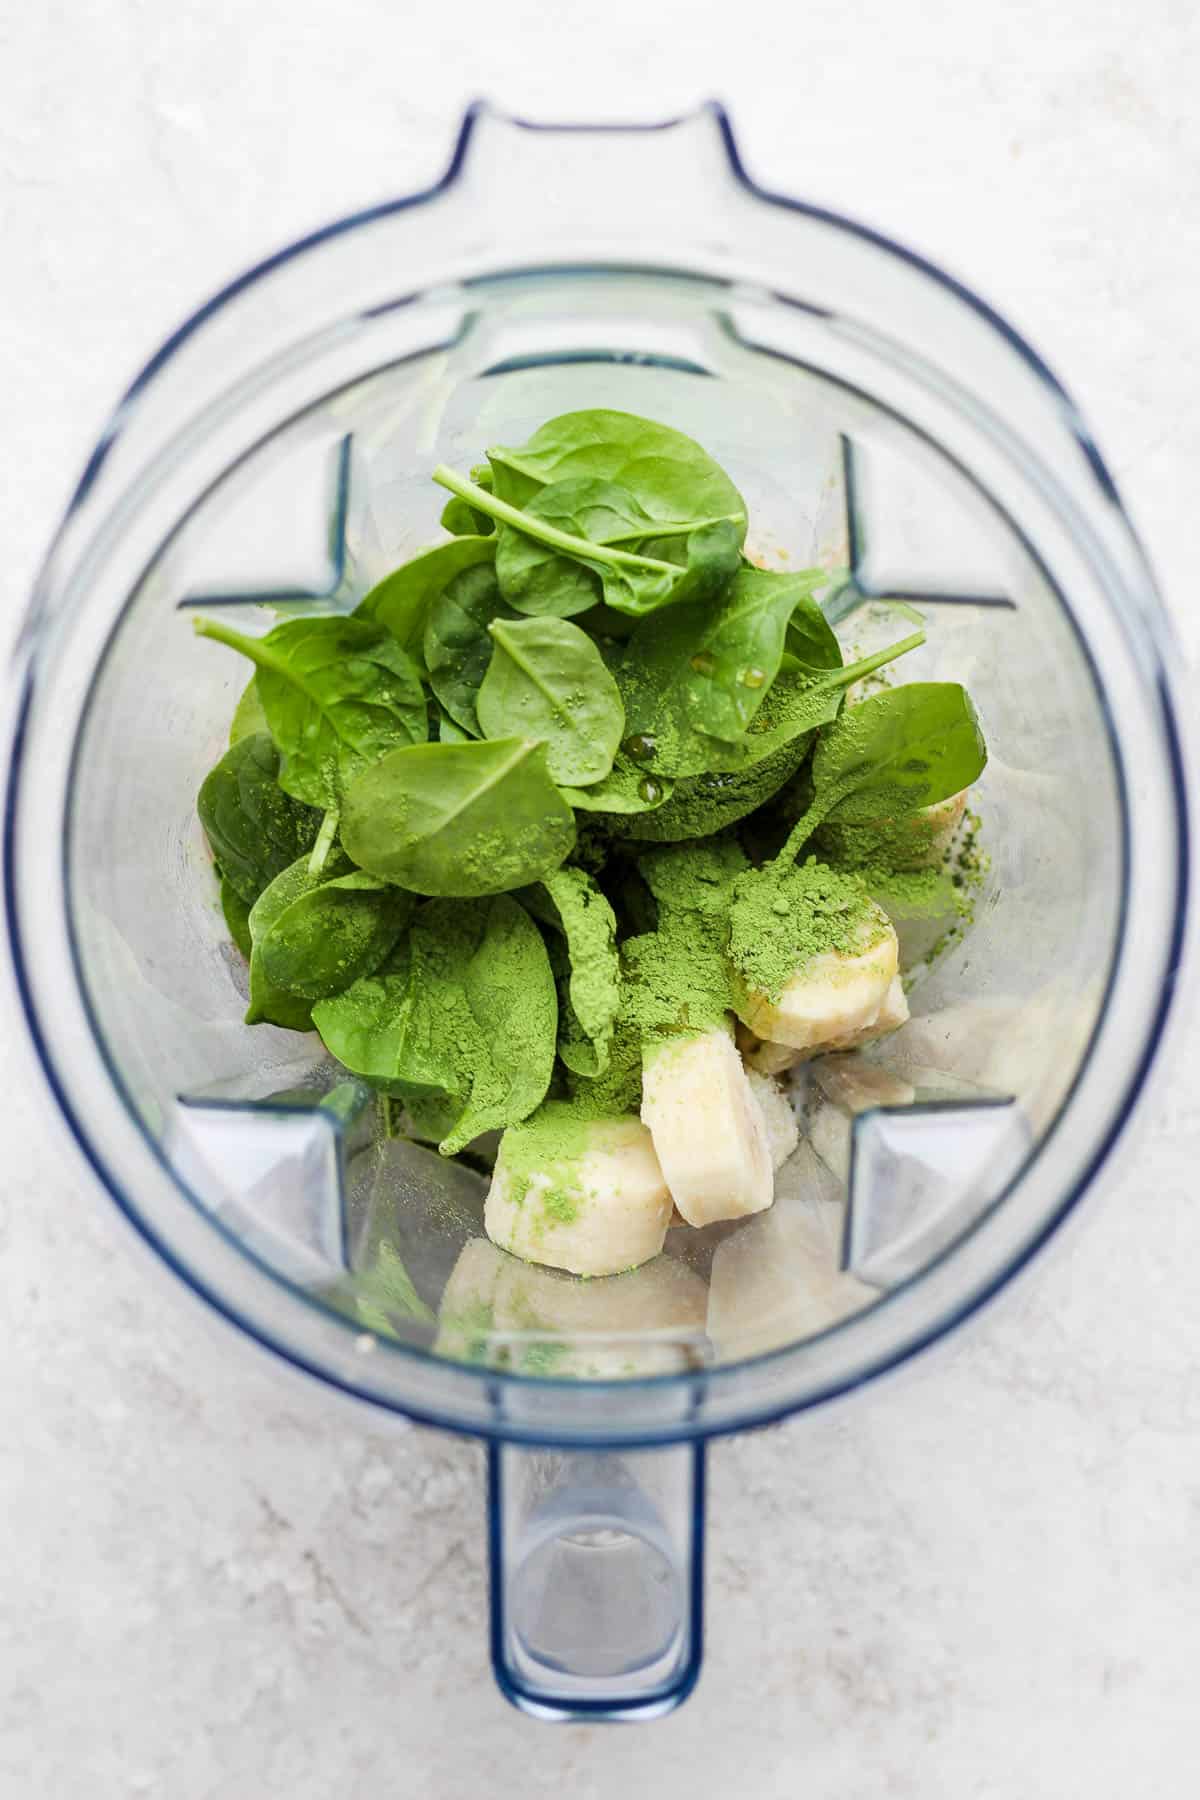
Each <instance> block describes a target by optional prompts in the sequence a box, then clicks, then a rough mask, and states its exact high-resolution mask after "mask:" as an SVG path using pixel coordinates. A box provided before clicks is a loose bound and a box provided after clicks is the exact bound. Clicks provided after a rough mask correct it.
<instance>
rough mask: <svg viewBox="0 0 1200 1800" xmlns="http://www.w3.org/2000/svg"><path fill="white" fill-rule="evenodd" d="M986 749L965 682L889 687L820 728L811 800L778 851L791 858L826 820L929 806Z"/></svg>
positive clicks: (968, 776)
mask: <svg viewBox="0 0 1200 1800" xmlns="http://www.w3.org/2000/svg"><path fill="white" fill-rule="evenodd" d="M986 762H987V747H986V745H985V744H984V741H983V733H982V731H981V730H980V727H979V718H978V715H977V714H976V712H975V708H974V706H973V705H972V704H971V699H970V696H969V695H968V694H967V692H966V690H965V688H962V687H960V686H959V685H958V683H957V682H953V681H914V682H910V683H909V684H908V685H907V686H906V687H898V688H889V689H888V690H887V691H886V692H885V693H882V694H876V695H874V696H873V698H871V699H870V700H864V701H862V702H861V704H860V705H858V706H851V707H847V708H846V710H845V711H844V712H843V713H842V715H841V717H840V718H839V719H837V720H836V721H835V723H833V724H832V725H830V726H829V727H828V729H827V730H824V731H822V733H821V736H820V739H819V741H818V743H817V748H816V750H815V751H814V752H813V759H812V765H811V769H810V775H811V781H812V798H811V801H810V803H809V806H808V808H807V810H806V811H805V813H804V814H803V816H802V817H801V818H800V819H799V820H798V821H797V823H796V825H795V827H794V829H793V830H792V833H791V835H790V836H789V838H788V840H787V843H786V844H785V845H784V848H783V850H782V851H781V852H780V855H779V858H778V861H779V863H780V864H783V863H786V862H790V861H792V860H793V858H794V857H795V856H796V854H797V852H798V851H799V850H800V848H801V847H802V845H803V844H804V843H805V842H806V841H807V839H808V838H809V837H811V835H812V833H813V832H814V831H815V830H816V828H817V826H818V825H820V824H822V823H823V822H824V821H825V820H826V819H831V820H832V819H838V820H844V821H846V822H853V821H855V820H859V821H862V820H866V821H868V822H877V821H881V820H887V819H892V818H896V817H898V816H900V815H902V814H904V813H910V812H916V811H917V810H918V809H919V808H921V807H923V806H932V805H934V804H935V803H936V802H937V801H939V800H945V799H948V798H949V796H950V795H951V794H957V793H959V792H961V790H962V789H963V788H966V787H970V785H971V783H972V782H973V781H975V780H977V779H978V777H979V776H980V775H981V774H982V772H983V768H984V765H985V764H986Z"/></svg>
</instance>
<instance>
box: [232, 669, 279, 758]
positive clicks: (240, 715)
mask: <svg viewBox="0 0 1200 1800" xmlns="http://www.w3.org/2000/svg"><path fill="white" fill-rule="evenodd" d="M260 731H266V732H268V733H269V731H270V727H269V726H268V724H267V715H266V713H265V712H264V711H263V709H262V701H261V700H260V699H259V697H258V677H257V675H252V676H251V677H250V679H249V681H248V682H247V683H246V686H245V688H244V689H243V692H242V697H241V699H240V700H239V701H238V703H237V705H236V706H235V707H234V709H233V717H232V719H230V721H229V742H230V743H231V744H236V743H238V742H239V740H240V739H242V738H244V737H254V736H256V735H257V733H258V732H260Z"/></svg>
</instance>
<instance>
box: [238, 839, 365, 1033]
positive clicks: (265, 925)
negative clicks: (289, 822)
mask: <svg viewBox="0 0 1200 1800" xmlns="http://www.w3.org/2000/svg"><path fill="white" fill-rule="evenodd" d="M349 869H350V865H349V863H348V862H347V861H346V859H345V858H344V857H343V856H342V855H341V853H340V851H336V850H335V851H334V853H333V857H332V859H331V864H330V875H329V878H330V879H332V878H333V877H334V876H336V875H345V874H348V873H349ZM319 880H320V878H319V877H316V876H313V875H310V874H309V872H308V858H307V857H304V856H302V857H300V858H299V859H298V860H297V861H296V862H294V863H292V865H291V866H290V868H287V869H284V870H283V871H282V873H281V874H279V875H277V876H276V877H275V879H274V881H272V883H271V885H270V886H269V887H266V888H264V889H263V891H262V893H261V894H260V895H259V897H258V899H257V900H256V901H255V902H254V905H253V906H252V907H251V908H250V937H251V950H250V1004H249V1006H248V1007H247V1009H246V1023H247V1025H260V1024H269V1025H281V1026H282V1027H283V1028H284V1029H285V1030H287V1031H311V1030H312V1004H311V1002H310V1001H308V1000H306V999H304V998H302V997H301V996H300V995H299V994H293V993H291V992H290V991H289V990H288V989H287V988H278V987H276V986H275V984H274V982H273V981H272V980H271V979H270V977H269V976H268V974H267V972H266V970H265V969H264V967H263V960H262V942H263V939H264V938H265V937H266V936H267V934H268V932H269V931H270V930H271V927H272V926H273V925H274V923H275V921H276V919H279V918H281V917H282V916H283V914H284V913H285V912H286V911H287V909H288V907H289V906H291V905H292V903H293V902H294V901H296V900H298V899H299V898H300V896H301V895H302V894H307V893H309V892H310V891H311V890H312V889H313V888H315V887H317V886H318V884H319Z"/></svg>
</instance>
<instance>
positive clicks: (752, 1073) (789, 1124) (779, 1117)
mask: <svg viewBox="0 0 1200 1800" xmlns="http://www.w3.org/2000/svg"><path fill="white" fill-rule="evenodd" d="M746 1078H747V1080H748V1081H749V1083H750V1092H751V1093H752V1094H753V1095H754V1098H755V1100H756V1101H757V1102H758V1108H759V1111H760V1112H761V1113H762V1118H763V1126H764V1128H765V1130H766V1134H767V1148H768V1149H769V1150H770V1152H771V1167H772V1168H773V1169H778V1168H782V1166H783V1164H784V1163H785V1162H786V1161H787V1159H788V1157H789V1156H790V1155H791V1154H792V1151H793V1150H794V1149H795V1148H796V1145H797V1144H798V1143H799V1141H800V1127H799V1125H798V1124H797V1122H796V1115H795V1113H794V1112H793V1111H792V1103H791V1101H790V1100H789V1099H788V1097H787V1095H786V1094H785V1093H784V1091H783V1089H782V1088H781V1087H780V1085H779V1083H778V1082H777V1081H776V1079H775V1077H774V1076H773V1075H763V1074H760V1073H759V1071H758V1070H757V1069H747V1070H746Z"/></svg>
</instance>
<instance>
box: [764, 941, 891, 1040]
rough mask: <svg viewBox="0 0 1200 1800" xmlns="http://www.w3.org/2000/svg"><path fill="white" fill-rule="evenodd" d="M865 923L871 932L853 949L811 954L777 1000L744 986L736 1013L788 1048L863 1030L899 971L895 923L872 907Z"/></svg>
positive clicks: (766, 1035)
mask: <svg viewBox="0 0 1200 1800" xmlns="http://www.w3.org/2000/svg"><path fill="white" fill-rule="evenodd" d="M871 910H872V915H873V917H872V921H871V923H870V924H869V925H865V926H864V935H867V934H868V933H869V934H870V935H871V937H872V939H873V941H871V942H870V943H869V945H868V947H867V948H865V949H863V950H861V951H858V952H851V951H844V950H823V951H821V952H820V953H819V954H818V955H816V956H810V957H809V959H808V961H807V962H805V963H803V964H802V965H801V966H800V968H798V969H797V971H796V973H795V974H794V975H793V976H792V978H791V980H790V981H789V982H787V983H786V985H785V986H784V988H783V991H782V992H781V993H780V995H779V997H778V999H777V1000H772V999H770V998H769V996H768V995H766V994H763V993H759V992H756V991H755V990H754V989H744V990H743V992H742V994H741V996H740V997H739V1002H738V1014H739V1016H740V1017H741V1019H742V1022H743V1023H744V1024H746V1025H748V1026H749V1027H750V1030H751V1031H752V1032H754V1034H755V1036H756V1037H759V1038H762V1039H764V1040H765V1041H767V1042H769V1043H772V1044H785V1045H787V1046H788V1047H789V1048H791V1049H793V1050H815V1049H819V1048H824V1047H825V1046H826V1045H829V1044H832V1043H834V1042H836V1041H837V1040H838V1039H839V1038H845V1037H849V1036H850V1035H851V1034H852V1033H854V1032H859V1031H863V1030H866V1029H867V1028H868V1027H869V1026H871V1025H873V1024H874V1023H875V1021H876V1019H877V1018H878V1016H879V1012H880V1009H881V1008H882V1006H883V1004H884V1001H885V998H886V997H887V994H888V990H889V989H890V987H891V985H892V983H893V981H894V980H895V979H896V975H897V972H898V970H899V962H900V951H899V944H898V941H897V938H896V932H895V928H894V927H893V925H892V923H891V921H890V920H889V919H887V918H886V915H884V914H883V913H882V912H880V910H879V909H878V908H877V907H872V909H871Z"/></svg>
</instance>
